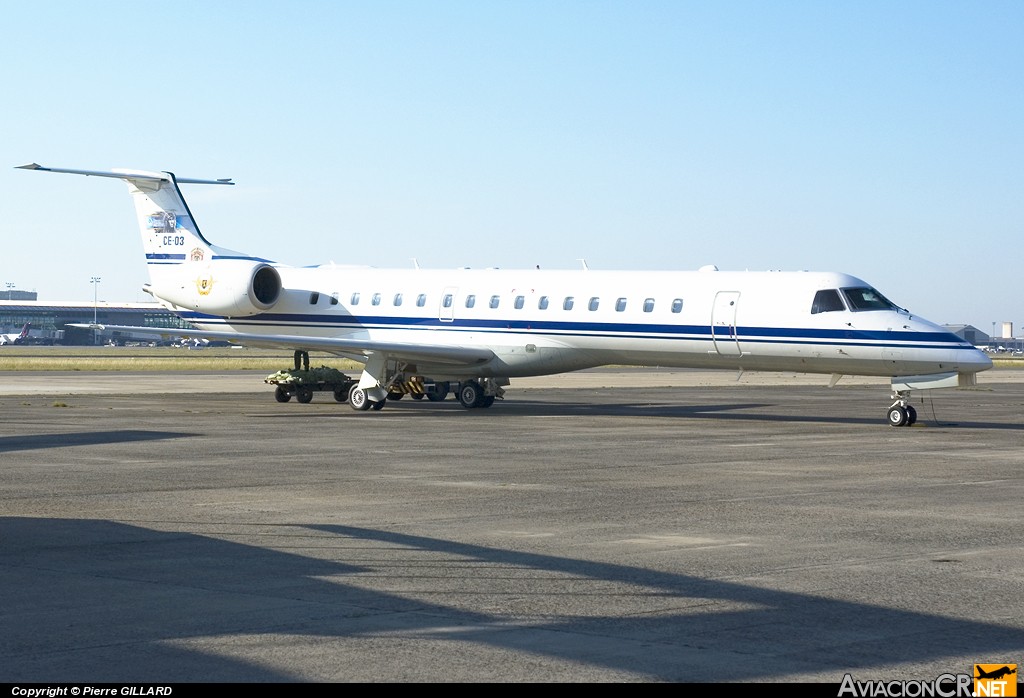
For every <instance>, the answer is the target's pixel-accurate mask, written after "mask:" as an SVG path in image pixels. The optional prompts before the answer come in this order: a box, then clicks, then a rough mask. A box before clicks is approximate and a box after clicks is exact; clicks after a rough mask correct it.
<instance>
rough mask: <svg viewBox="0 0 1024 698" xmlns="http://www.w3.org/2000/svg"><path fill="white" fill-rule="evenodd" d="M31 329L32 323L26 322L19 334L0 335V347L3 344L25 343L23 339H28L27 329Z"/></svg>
mask: <svg viewBox="0 0 1024 698" xmlns="http://www.w3.org/2000/svg"><path fill="white" fill-rule="evenodd" d="M31 327H32V323H30V322H26V323H25V324H24V325H23V326H22V328H21V332H11V333H9V334H0V346H3V345H5V344H20V343H21V342H23V341H25V339H27V338H28V331H29V328H31Z"/></svg>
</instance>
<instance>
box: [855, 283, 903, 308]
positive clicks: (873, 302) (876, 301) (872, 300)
mask: <svg viewBox="0 0 1024 698" xmlns="http://www.w3.org/2000/svg"><path fill="white" fill-rule="evenodd" d="M843 295H844V296H845V297H846V302H847V303H849V304H850V309H851V310H899V308H898V307H897V306H896V304H894V303H893V302H892V301H890V300H889V299H888V298H886V297H885V296H883V295H882V294H881V293H879V292H878V291H876V290H875V289H873V288H868V287H866V286H865V287H862V288H844V289H843Z"/></svg>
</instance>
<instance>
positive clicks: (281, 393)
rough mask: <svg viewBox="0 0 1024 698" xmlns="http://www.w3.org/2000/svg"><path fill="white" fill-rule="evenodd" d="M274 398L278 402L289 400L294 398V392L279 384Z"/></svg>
mask: <svg viewBox="0 0 1024 698" xmlns="http://www.w3.org/2000/svg"><path fill="white" fill-rule="evenodd" d="M274 399H275V400H277V401H278V402H288V401H289V400H291V399H292V394H291V393H289V392H288V391H287V390H285V389H284V388H282V387H281V386H280V385H279V386H277V389H276V390H275V391H274Z"/></svg>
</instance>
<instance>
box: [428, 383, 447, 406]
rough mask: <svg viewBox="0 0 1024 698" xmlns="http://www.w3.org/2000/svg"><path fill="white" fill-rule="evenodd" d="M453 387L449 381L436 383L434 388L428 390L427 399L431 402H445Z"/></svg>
mask: <svg viewBox="0 0 1024 698" xmlns="http://www.w3.org/2000/svg"><path fill="white" fill-rule="evenodd" d="M451 389H452V387H451V385H449V384H448V383H434V386H433V388H432V389H429V390H427V399H428V400H430V401H431V402H443V401H444V399H445V398H446V397H448V393H450V392H451Z"/></svg>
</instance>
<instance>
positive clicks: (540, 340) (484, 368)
mask: <svg viewBox="0 0 1024 698" xmlns="http://www.w3.org/2000/svg"><path fill="white" fill-rule="evenodd" d="M278 272H279V273H280V276H281V285H282V288H283V291H282V293H281V296H280V298H279V299H278V301H277V303H276V304H275V305H274V306H273V308H272V309H270V310H268V311H267V312H263V313H258V314H254V315H251V316H247V317H218V316H212V315H209V314H204V313H202V312H198V311H188V310H182V309H180V308H179V309H178V310H179V312H181V313H182V315H183V317H185V318H186V319H188V320H190V321H192V322H193V323H194V324H196V325H197V326H198V327H200V328H202V329H204V330H214V331H216V330H227V331H233V332H238V333H241V334H247V333H256V334H281V335H304V334H308V335H310V336H315V337H324V338H327V337H339V338H348V339H357V340H358V339H369V340H376V341H390V342H400V343H409V344H432V345H433V344H448V345H451V346H464V347H465V346H479V347H487V348H488V349H490V350H491V351H493V352H494V355H495V356H494V358H493V359H492V360H491V361H489V362H487V363H486V364H483V365H477V366H470V367H461V368H456V367H452V366H446V365H436V366H431V368H432V369H433V373H434V374H436V375H444V376H445V377H458V376H465V375H481V376H504V377H511V378H514V377H521V376H536V375H545V374H553V373H560V372H564V371H571V370H576V369H581V368H588V367H593V366H602V365H608V364H624V365H647V366H650V365H656V366H666V367H695V368H697V367H704V368H742V369H744V370H768V371H799V372H809V373H837V374H855V375H875V376H901V375H916V374H930V373H943V372H954V371H955V372H973V371H977V370H982V369H984V368H987V367H989V366H990V365H991V362H990V361H989V359H988V358H987V357H985V356H984V355H983V354H982V353H981V352H978V350H977V349H975V348H974V347H973V346H972V345H971V344H970V343H968V342H966V341H963V340H961V339H960V338H958V337H956V336H955V335H953V334H951V333H950V332H948V331H947V330H945V329H943V328H941V327H939V326H937V325H935V324H933V323H930V322H928V321H926V320H923V319H921V318H918V317H916V316H913V315H911V314H909V313H907V312H906V311H903V310H899V309H895V308H880V309H865V310H854V309H851V308H850V304H849V302H848V301H844V302H843V305H842V308H841V309H834V310H829V311H819V312H812V304H813V302H814V299H815V297H816V294H817V293H818V292H819V291H823V290H834V291H836V292H838V294H839V298H840V299H843V298H844V295H843V294H844V291H845V290H847V289H864V288H870V287H869V286H868V285H867V284H866V283H865V282H863V281H861V280H860V279H857V278H856V277H853V276H849V275H847V274H840V273H832V272H721V271H699V272H671V271H651V272H626V271H594V270H588V271H566V270H522V271H516V270H499V269H483V270H474V269H456V270H426V269H373V268H365V267H338V266H322V267H315V268H292V267H278ZM214 282H216V280H214ZM421 364H422V365H421V366H420V369H421V370H424V369H425V368H426V367H427V366H429V363H426V362H421Z"/></svg>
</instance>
